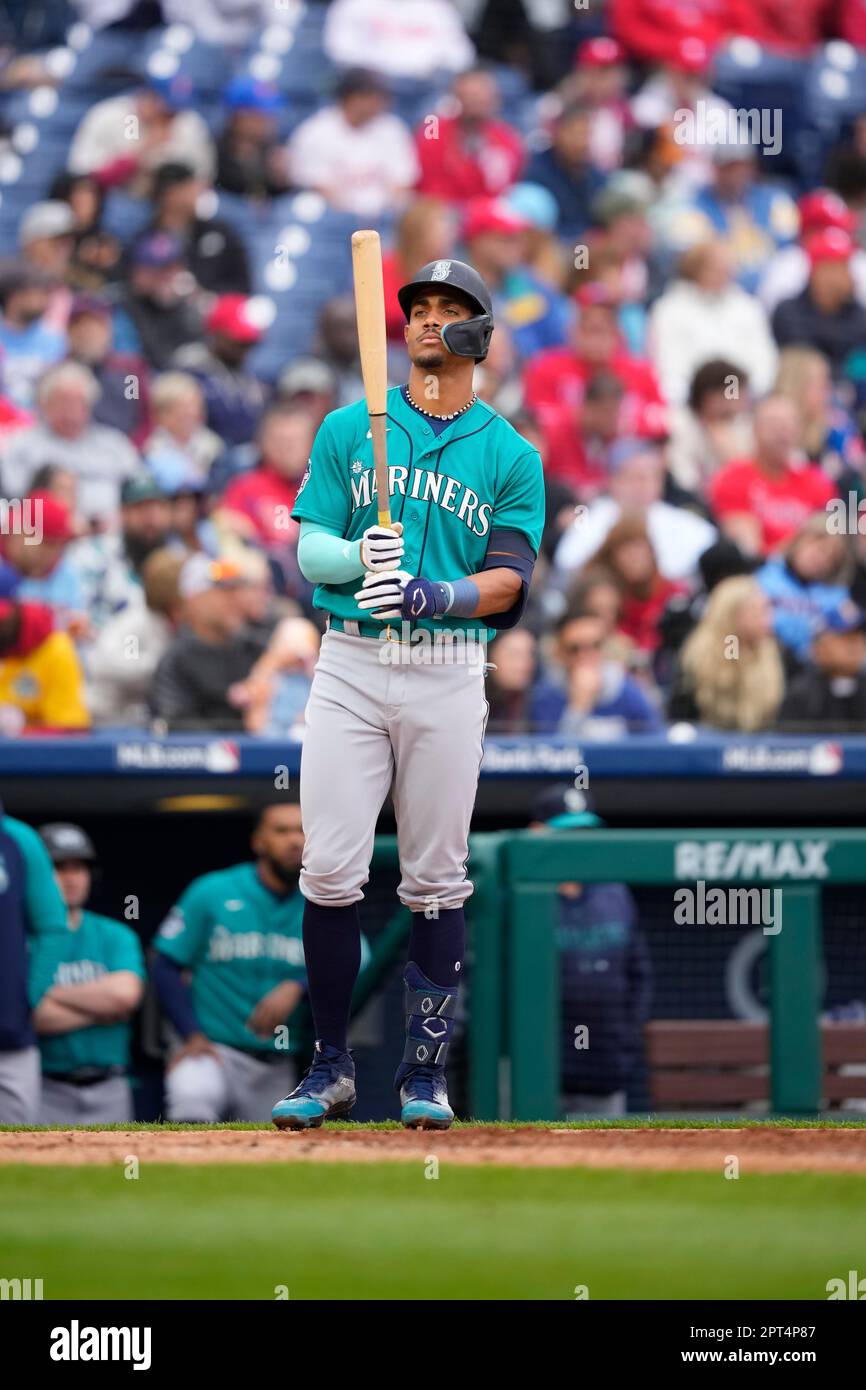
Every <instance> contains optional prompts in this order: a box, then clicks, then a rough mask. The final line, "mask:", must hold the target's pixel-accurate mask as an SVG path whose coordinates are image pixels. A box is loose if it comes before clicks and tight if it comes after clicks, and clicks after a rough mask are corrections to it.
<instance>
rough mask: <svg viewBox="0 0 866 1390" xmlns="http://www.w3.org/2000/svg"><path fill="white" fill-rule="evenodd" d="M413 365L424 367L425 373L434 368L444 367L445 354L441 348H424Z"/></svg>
mask: <svg viewBox="0 0 866 1390" xmlns="http://www.w3.org/2000/svg"><path fill="white" fill-rule="evenodd" d="M412 365H413V366H414V367H423V368H424V370H425V371H429V370H430V369H432V368H433V367H444V365H445V353H444V352H443V351H441V349H439V348H434V347H430V348H422V349H421V351H420V352H419V353H418V354H417V356H416V357H415V359H414V361H413V363H412Z"/></svg>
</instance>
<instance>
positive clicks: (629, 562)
mask: <svg viewBox="0 0 866 1390" xmlns="http://www.w3.org/2000/svg"><path fill="white" fill-rule="evenodd" d="M588 568H589V569H591V570H592V571H593V572H594V571H595V570H596V569H601V570H602V571H604V572H607V573H608V574H610V576H611V578H612V579H613V580H614V583H615V584H616V586H617V588H618V590H619V592H620V599H621V602H620V611H619V619H618V621H617V631H619V632H620V633H621V634H622V635H623V636H624V637H627V638H628V639H629V640H630V641H631V642H632V643H634V645H635V646H636V647H637V648H638V649H639V650H640V651H642V652H654V651H655V650H656V648H657V647H658V645H659V641H660V634H659V620H660V618H661V615H662V613H663V612H664V610H665V608H666V607H667V605H668V603H669V602H670V600H671V599H672V598H674V596H675V595H677V594H685V593H687V592H688V590H687V586H686V585H685V584H683V583H681V582H675V581H674V580H672V579H665V577H664V576H663V575H662V574H661V573H660V572H659V567H658V562H657V561H656V556H655V551H654V550H653V546H652V541H651V540H650V538H649V532H648V531H647V528H646V522H645V521H644V519H643V517H641V516H624V517H622V519H621V520H620V521H617V522H616V523H615V525H613V526H612V527H611V529H610V530H609V531H608V533H607V537H606V538H605V541H604V543H603V545H602V546H601V547H600V549H599V550H597V551H596V553H595V555H594V557H593V558H592V560H591V561H590V562H589V566H588Z"/></svg>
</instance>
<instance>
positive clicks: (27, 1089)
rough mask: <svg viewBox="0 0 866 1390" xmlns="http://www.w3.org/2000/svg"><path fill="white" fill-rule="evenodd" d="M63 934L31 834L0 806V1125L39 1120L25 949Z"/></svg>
mask: <svg viewBox="0 0 866 1390" xmlns="http://www.w3.org/2000/svg"><path fill="white" fill-rule="evenodd" d="M65 930H66V913H65V911H64V907H63V900H62V898H61V897H60V894H59V893H58V891H57V884H56V883H55V882H54V875H53V874H52V872H51V861H50V859H49V858H48V855H47V854H46V853H45V846H44V845H43V843H42V841H41V840H40V838H39V836H38V835H37V834H36V831H35V830H33V829H31V827H30V826H29V825H25V824H24V823H23V821H20V820H14V819H13V817H12V816H7V815H5V814H4V812H3V807H2V806H0V1124H4V1125H31V1124H36V1122H37V1120H38V1118H39V1100H40V1092H41V1077H40V1070H39V1048H38V1046H37V1044H36V1034H35V1033H34V1031H33V1022H32V1020H31V1017H30V1004H29V1001H28V993H27V948H28V940H29V943H32V942H34V941H38V940H39V939H40V938H41V937H42V936H43V935H46V936H47V935H52V934H59V933H61V932H64V931H65Z"/></svg>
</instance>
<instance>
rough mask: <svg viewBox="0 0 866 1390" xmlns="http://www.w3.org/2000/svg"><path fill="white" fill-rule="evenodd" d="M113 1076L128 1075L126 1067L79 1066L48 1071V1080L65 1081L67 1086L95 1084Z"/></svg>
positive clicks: (108, 1079) (46, 1078) (46, 1077)
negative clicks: (70, 1069) (72, 1069)
mask: <svg viewBox="0 0 866 1390" xmlns="http://www.w3.org/2000/svg"><path fill="white" fill-rule="evenodd" d="M113 1076H126V1068H125V1067H77V1068H76V1070H75V1071H47V1072H46V1073H45V1080H46V1081H63V1082H64V1083H65V1084H66V1085H67V1086H95V1085H96V1084H97V1082H99V1081H110V1080H111V1078H112V1077H113Z"/></svg>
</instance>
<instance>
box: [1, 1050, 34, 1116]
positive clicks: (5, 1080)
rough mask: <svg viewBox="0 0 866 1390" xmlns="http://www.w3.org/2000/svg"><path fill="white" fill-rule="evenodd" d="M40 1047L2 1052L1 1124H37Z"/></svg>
mask: <svg viewBox="0 0 866 1390" xmlns="http://www.w3.org/2000/svg"><path fill="white" fill-rule="evenodd" d="M41 1080H42V1074H41V1064H40V1057H39V1048H38V1047H23V1048H20V1049H18V1050H16V1051H15V1052H0V1125H35V1124H36V1123H37V1120H38V1116H39V1095H40V1091H41Z"/></svg>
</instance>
